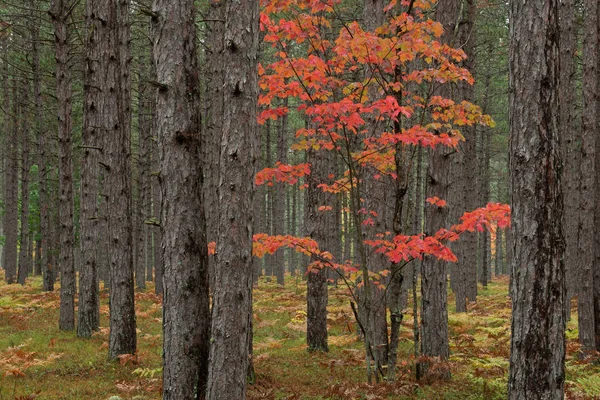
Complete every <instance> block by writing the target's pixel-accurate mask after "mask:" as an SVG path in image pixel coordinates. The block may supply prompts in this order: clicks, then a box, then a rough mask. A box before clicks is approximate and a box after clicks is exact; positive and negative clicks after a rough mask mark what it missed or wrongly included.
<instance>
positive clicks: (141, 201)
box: [135, 51, 152, 289]
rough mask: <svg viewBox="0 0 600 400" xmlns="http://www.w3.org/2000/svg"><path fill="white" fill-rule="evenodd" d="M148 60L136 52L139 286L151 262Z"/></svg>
mask: <svg viewBox="0 0 600 400" xmlns="http://www.w3.org/2000/svg"><path fill="white" fill-rule="evenodd" d="M147 62H148V60H147V59H146V55H145V54H144V51H142V53H141V54H140V59H139V68H140V77H139V79H138V110H137V112H138V162H137V166H138V205H137V210H136V211H137V220H138V221H137V226H136V230H137V260H136V272H135V282H136V286H137V287H138V288H140V289H146V280H147V278H148V277H149V278H150V279H149V280H152V263H151V262H149V260H148V246H149V244H150V242H149V240H148V231H149V229H148V225H147V224H146V220H147V219H148V218H150V179H149V170H150V168H149V167H150V141H151V140H152V136H151V135H152V118H151V116H150V114H149V113H148V97H149V96H150V95H149V93H148V92H150V88H149V87H148V83H147V82H148V80H149V75H150V73H149V72H143V71H144V68H146V69H147V67H146V65H147Z"/></svg>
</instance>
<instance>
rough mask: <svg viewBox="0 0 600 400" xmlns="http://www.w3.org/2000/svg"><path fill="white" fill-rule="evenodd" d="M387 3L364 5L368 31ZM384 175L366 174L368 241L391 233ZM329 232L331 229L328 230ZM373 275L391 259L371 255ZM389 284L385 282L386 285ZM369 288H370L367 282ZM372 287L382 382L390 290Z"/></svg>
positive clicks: (372, 127) (374, 131) (371, 126)
mask: <svg viewBox="0 0 600 400" xmlns="http://www.w3.org/2000/svg"><path fill="white" fill-rule="evenodd" d="M383 8H384V2H383V1H382V0H375V1H371V0H367V1H365V2H364V8H363V20H364V27H365V30H367V31H371V32H374V31H375V29H377V28H378V27H380V26H381V25H382V24H383V22H384V12H383ZM364 73H365V76H366V79H369V77H370V76H372V75H373V71H372V67H371V66H370V65H369V66H366V68H365V71H364ZM368 91H369V94H368V96H369V98H370V99H371V100H376V99H377V98H380V94H379V93H378V90H377V87H376V86H375V85H371V86H370V87H369V88H368ZM366 126H367V129H368V133H367V135H368V136H369V137H370V138H376V137H378V136H379V135H380V131H381V130H383V129H384V127H383V126H381V124H379V123H378V122H377V120H376V119H371V120H369V121H367V125H366ZM377 175H381V172H380V171H379V170H377V169H376V168H374V167H373V166H366V167H365V169H364V172H363V182H364V183H363V188H364V193H361V195H362V197H363V198H364V200H365V208H366V210H367V212H375V213H376V214H377V217H373V218H372V220H373V222H374V223H373V225H372V226H370V227H368V226H365V227H364V228H363V231H364V232H365V233H366V235H367V236H366V238H368V239H375V238H376V236H375V235H376V234H378V233H383V232H386V231H390V230H391V229H390V227H389V223H388V221H387V215H386V214H387V213H386V208H387V204H386V203H387V201H386V200H387V197H388V195H389V194H390V193H388V192H390V190H389V189H388V188H389V187H393V186H391V185H389V182H387V177H385V176H384V177H383V178H381V179H379V180H378V179H375V176H377ZM325 229H327V228H325ZM366 267H367V268H368V270H369V271H371V272H381V271H382V270H384V269H390V268H391V263H390V262H389V260H388V259H387V257H386V256H385V255H384V254H381V253H376V252H371V253H369V254H368V255H367V266H366ZM382 283H383V284H385V282H382ZM365 284H367V283H366V282H365ZM368 284H369V285H371V290H370V291H369V292H370V293H372V297H373V298H372V299H370V303H371V304H372V307H370V312H371V315H370V316H369V318H368V319H365V318H364V317H363V316H361V318H362V319H364V320H368V321H370V323H371V325H372V326H371V327H370V328H369V331H370V332H372V335H373V337H372V338H369V340H370V341H371V344H372V346H373V358H374V360H373V362H374V363H375V377H376V379H379V371H382V370H383V366H384V365H387V353H388V349H389V343H388V324H387V318H386V312H387V304H386V290H384V289H382V288H380V287H378V286H377V285H373V284H372V283H371V282H369V283H368ZM366 293H367V291H361V292H360V294H359V297H360V296H366ZM363 306H364V300H362V299H361V301H360V303H359V310H360V311H361V314H362V313H364V312H368V311H367V310H364V309H363V310H361V309H362V308H364V307H363Z"/></svg>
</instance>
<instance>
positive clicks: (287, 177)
mask: <svg viewBox="0 0 600 400" xmlns="http://www.w3.org/2000/svg"><path fill="white" fill-rule="evenodd" d="M306 175H310V164H298V165H289V164H282V163H280V162H277V163H276V164H275V167H274V168H265V169H263V170H262V171H259V172H258V173H257V174H256V177H255V178H254V182H255V183H256V184H257V185H264V184H265V183H266V184H267V186H273V184H274V182H285V183H289V184H292V185H293V184H295V183H296V182H298V178H302V177H304V176H306Z"/></svg>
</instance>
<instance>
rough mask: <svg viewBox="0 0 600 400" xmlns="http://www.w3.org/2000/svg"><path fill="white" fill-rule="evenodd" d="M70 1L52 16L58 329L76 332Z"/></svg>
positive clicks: (56, 3)
mask: <svg viewBox="0 0 600 400" xmlns="http://www.w3.org/2000/svg"><path fill="white" fill-rule="evenodd" d="M71 9H72V7H71V4H69V2H68V0H52V1H51V2H50V11H49V14H50V16H51V17H52V23H53V25H54V39H55V40H54V48H55V53H56V98H57V106H58V151H59V157H58V159H59V165H58V176H59V183H58V186H59V187H58V203H59V211H58V219H59V237H60V258H59V270H60V319H59V323H58V326H59V329H61V330H66V331H71V330H73V329H75V291H76V283H75V263H74V259H73V242H74V230H73V207H74V205H73V166H72V151H71V135H72V132H71V130H72V128H71V75H70V72H69V65H68V62H69V26H68V24H69V16H70V12H71Z"/></svg>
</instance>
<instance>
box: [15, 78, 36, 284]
mask: <svg viewBox="0 0 600 400" xmlns="http://www.w3.org/2000/svg"><path fill="white" fill-rule="evenodd" d="M30 88H31V87H30V86H29V84H28V81H27V80H25V79H21V82H20V90H21V95H20V102H21V106H20V116H19V118H20V120H21V124H22V126H21V136H22V137H21V139H22V142H21V157H22V163H21V239H20V241H21V251H19V264H18V265H19V270H18V272H17V281H18V282H19V283H20V284H21V285H24V284H25V279H26V278H27V275H28V274H29V273H30V272H31V253H32V252H31V238H30V232H29V169H30V168H31V162H30V159H29V136H30V132H29V115H28V112H27V110H28V107H29V90H30Z"/></svg>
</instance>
